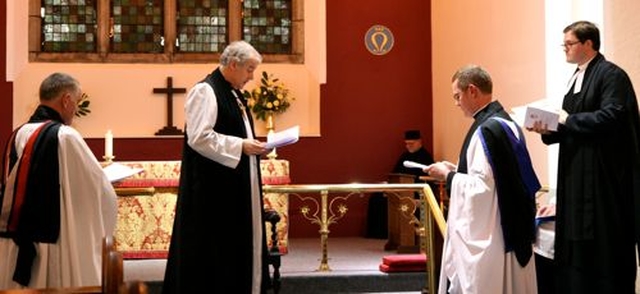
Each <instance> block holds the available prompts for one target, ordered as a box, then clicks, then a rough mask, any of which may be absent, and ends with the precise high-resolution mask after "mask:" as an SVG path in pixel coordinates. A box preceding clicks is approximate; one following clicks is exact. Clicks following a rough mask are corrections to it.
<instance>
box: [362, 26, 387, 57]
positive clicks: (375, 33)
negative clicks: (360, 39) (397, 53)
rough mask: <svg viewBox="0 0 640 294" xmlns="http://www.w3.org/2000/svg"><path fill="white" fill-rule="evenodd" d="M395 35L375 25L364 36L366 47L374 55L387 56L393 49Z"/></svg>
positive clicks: (383, 27) (385, 28)
mask: <svg viewBox="0 0 640 294" xmlns="http://www.w3.org/2000/svg"><path fill="white" fill-rule="evenodd" d="M393 43H394V39H393V34H392V33H391V30H389V29H388V28H387V27H385V26H383V25H374V26H372V27H371V28H369V30H368V31H367V33H366V34H365V35H364V45H365V46H366V47H367V50H369V52H371V54H374V55H385V54H387V53H389V51H391V48H393Z"/></svg>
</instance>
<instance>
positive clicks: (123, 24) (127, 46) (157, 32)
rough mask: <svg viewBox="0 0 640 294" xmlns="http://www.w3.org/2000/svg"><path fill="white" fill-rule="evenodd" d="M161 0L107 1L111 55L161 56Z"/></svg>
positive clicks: (162, 33) (162, 2) (162, 4)
mask: <svg viewBox="0 0 640 294" xmlns="http://www.w3.org/2000/svg"><path fill="white" fill-rule="evenodd" d="M163 8H164V1H162V0H111V17H112V20H113V27H112V32H111V34H112V37H111V52H115V53H162V52H163V51H164V49H163V46H162V41H163V35H164V25H163V23H164V21H163Z"/></svg>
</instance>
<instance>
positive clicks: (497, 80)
mask: <svg viewBox="0 0 640 294" xmlns="http://www.w3.org/2000/svg"><path fill="white" fill-rule="evenodd" d="M431 9H432V28H433V89H434V90H433V91H434V92H433V104H434V107H433V109H434V114H433V119H434V123H433V125H434V127H433V129H434V134H433V136H434V139H433V141H434V147H433V148H434V157H435V159H436V160H449V161H451V162H454V163H455V162H457V160H458V154H459V152H460V146H461V145H462V140H463V139H464V136H465V134H466V132H467V129H468V128H469V126H470V125H471V123H472V118H467V117H464V116H463V114H462V112H461V111H460V109H459V108H458V107H457V106H456V105H455V104H454V101H453V98H452V96H451V92H452V90H451V76H452V75H453V73H454V72H455V71H456V70H457V69H458V68H459V67H461V66H463V65H465V64H469V63H474V64H478V65H481V66H483V67H485V68H486V69H487V70H488V71H489V73H490V74H491V76H492V78H493V83H494V89H493V94H494V97H495V98H497V99H498V100H500V102H501V103H502V105H503V106H505V108H507V109H510V108H511V107H514V106H518V105H521V104H525V103H528V102H532V101H535V100H538V99H541V98H543V97H544V95H545V64H544V60H545V54H544V27H545V25H544V2H542V1H509V0H488V1H465V0H452V1H432V2H431ZM558 44H559V43H558ZM525 135H526V140H527V143H528V146H529V151H530V153H531V156H532V160H533V162H534V168H535V169H536V172H537V173H538V176H539V177H540V179H541V180H542V179H545V178H546V177H547V175H546V172H547V171H546V169H547V166H546V163H547V161H546V158H547V153H546V148H545V147H543V145H542V143H541V142H540V139H539V138H538V137H536V136H533V135H532V134H529V133H528V132H525Z"/></svg>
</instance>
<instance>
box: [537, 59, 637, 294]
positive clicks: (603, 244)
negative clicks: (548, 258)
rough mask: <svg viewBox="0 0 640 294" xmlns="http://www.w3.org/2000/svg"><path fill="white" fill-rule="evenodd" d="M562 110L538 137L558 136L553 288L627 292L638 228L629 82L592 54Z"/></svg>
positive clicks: (634, 119) (634, 114) (632, 275)
mask: <svg viewBox="0 0 640 294" xmlns="http://www.w3.org/2000/svg"><path fill="white" fill-rule="evenodd" d="M573 92H574V91H573V88H572V89H571V90H570V91H569V92H568V93H567V95H566V96H565V98H564V101H563V109H564V110H566V111H567V112H568V113H569V117H568V119H567V121H566V123H565V124H564V125H560V126H559V128H558V131H557V132H554V133H551V134H549V135H543V136H542V140H543V142H544V143H545V144H553V143H560V148H559V161H558V183H557V185H558V186H557V204H556V205H557V211H556V241H555V261H556V262H557V264H558V266H559V267H558V274H559V276H558V281H560V282H559V284H560V287H559V289H558V290H559V292H558V293H634V291H635V279H636V268H637V267H636V262H635V261H636V252H635V243H636V242H637V236H638V234H637V232H638V229H640V226H638V222H637V217H638V216H637V214H638V213H640V211H639V210H638V209H640V206H639V205H640V203H639V201H638V200H639V199H640V197H639V195H640V189H639V187H640V183H639V182H640V172H639V171H640V156H639V152H640V151H639V144H638V142H639V140H640V136H639V133H638V131H639V130H640V122H639V118H638V104H637V102H636V97H635V93H634V90H633V87H632V85H631V81H630V80H629V77H628V76H627V74H626V73H625V72H624V71H623V70H622V69H620V68H619V67H617V66H616V65H614V64H612V63H610V62H608V61H606V60H605V58H604V56H603V55H601V54H598V55H597V56H596V57H595V58H594V59H593V60H592V61H591V62H590V63H589V65H588V67H587V69H586V71H585V74H584V81H583V84H582V89H581V91H580V92H578V93H575V94H574V93H573Z"/></svg>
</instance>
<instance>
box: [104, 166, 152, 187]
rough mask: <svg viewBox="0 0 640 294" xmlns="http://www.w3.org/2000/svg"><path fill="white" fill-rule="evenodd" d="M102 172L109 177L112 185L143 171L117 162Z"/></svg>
mask: <svg viewBox="0 0 640 294" xmlns="http://www.w3.org/2000/svg"><path fill="white" fill-rule="evenodd" d="M102 170H103V171H104V173H105V174H106V175H107V179H109V181H110V182H112V183H113V182H117V181H120V180H123V179H126V178H128V177H130V176H133V175H135V174H137V173H139V172H142V171H143V169H141V168H131V167H128V166H126V165H124V164H120V163H116V162H114V163H111V164H109V165H107V166H105V167H104V168H102Z"/></svg>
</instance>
